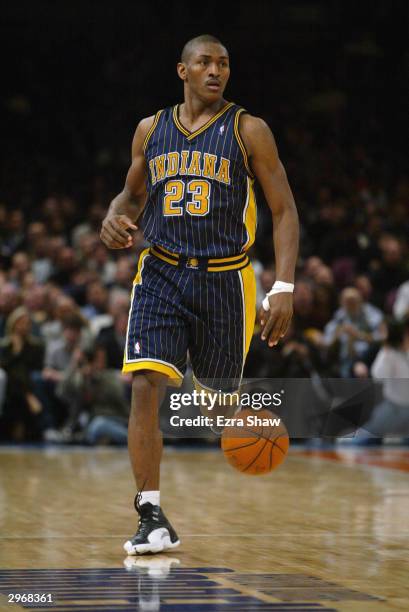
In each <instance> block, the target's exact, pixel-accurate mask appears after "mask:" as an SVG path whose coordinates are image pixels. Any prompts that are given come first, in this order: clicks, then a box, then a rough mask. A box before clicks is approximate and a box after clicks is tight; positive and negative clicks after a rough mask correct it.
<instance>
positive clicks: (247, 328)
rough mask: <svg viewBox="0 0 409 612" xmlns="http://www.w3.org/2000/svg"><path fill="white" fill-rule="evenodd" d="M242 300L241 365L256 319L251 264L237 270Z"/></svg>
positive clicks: (254, 282) (254, 284) (253, 278)
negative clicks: (240, 283) (241, 289)
mask: <svg viewBox="0 0 409 612" xmlns="http://www.w3.org/2000/svg"><path fill="white" fill-rule="evenodd" d="M239 274H240V277H241V281H242V287H243V301H244V321H243V353H244V355H243V366H244V361H245V359H246V355H247V353H248V351H249V348H250V342H251V339H252V337H253V333H254V323H255V320H256V277H255V274H254V270H253V266H248V267H247V268H245V269H244V270H240V272H239Z"/></svg>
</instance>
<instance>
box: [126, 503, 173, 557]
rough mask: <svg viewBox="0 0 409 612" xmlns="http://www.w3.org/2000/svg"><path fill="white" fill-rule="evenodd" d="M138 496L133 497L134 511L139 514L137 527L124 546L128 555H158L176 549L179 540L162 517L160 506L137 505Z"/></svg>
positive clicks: (166, 520)
mask: <svg viewBox="0 0 409 612" xmlns="http://www.w3.org/2000/svg"><path fill="white" fill-rule="evenodd" d="M139 500H140V496H139V495H137V496H136V497H135V509H136V511H137V512H138V514H139V527H138V530H137V532H136V533H135V535H134V537H133V538H132V539H131V540H128V541H127V542H125V544H124V550H125V552H127V553H128V555H143V554H145V553H158V552H162V551H164V550H168V549H170V548H176V547H177V546H179V544H180V540H179V538H178V536H177V534H176V531H175V530H174V529H173V527H172V525H171V524H170V523H169V521H168V519H167V518H166V516H165V515H164V513H163V511H162V509H161V507H160V506H153V505H152V504H151V503H150V502H147V503H146V504H143V505H142V506H140V505H139Z"/></svg>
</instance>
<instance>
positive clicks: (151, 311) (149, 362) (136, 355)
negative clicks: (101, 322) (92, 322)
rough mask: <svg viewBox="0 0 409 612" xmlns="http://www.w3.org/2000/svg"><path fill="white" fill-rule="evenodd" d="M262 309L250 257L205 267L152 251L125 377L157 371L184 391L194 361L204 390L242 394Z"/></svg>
mask: <svg viewBox="0 0 409 612" xmlns="http://www.w3.org/2000/svg"><path fill="white" fill-rule="evenodd" d="M255 302H256V283H255V277H254V272H253V268H252V266H251V264H250V262H249V259H248V257H247V255H246V254H245V253H242V254H240V255H236V256H234V257H227V258H222V259H200V260H198V259H195V258H186V257H182V256H178V255H175V254H173V253H170V252H169V251H166V250H164V249H162V248H161V247H157V246H155V247H151V248H150V249H146V250H145V251H143V252H142V253H141V255H140V258H139V264H138V271H137V274H136V276H135V279H134V282H133V288H132V295H131V305H130V309H129V318H128V329H127V336H126V346H125V354H124V363H123V369H122V371H123V372H135V371H137V370H154V371H156V372H161V373H163V374H166V375H167V376H168V377H169V379H170V380H169V381H168V383H169V384H173V385H178V384H181V382H182V380H183V376H184V374H185V371H186V361H187V354H188V353H189V356H190V361H191V364H192V369H193V374H194V378H195V380H196V382H197V383H199V385H201V386H203V387H204V388H206V387H209V388H211V389H215V388H219V385H218V384H215V381H228V380H231V381H235V383H233V382H232V387H234V386H235V384H236V385H237V383H238V384H239V383H240V380H241V377H242V373H243V366H244V361H245V358H246V355H247V351H248V349H249V346H250V341H251V337H252V335H253V330H254V321H255V308H256V305H255ZM209 381H213V382H212V384H209ZM224 386H226V385H224Z"/></svg>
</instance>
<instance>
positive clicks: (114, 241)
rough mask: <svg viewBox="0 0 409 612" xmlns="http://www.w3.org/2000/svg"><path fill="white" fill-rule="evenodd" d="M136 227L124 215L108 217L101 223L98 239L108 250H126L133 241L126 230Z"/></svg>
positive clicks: (135, 228)
mask: <svg viewBox="0 0 409 612" xmlns="http://www.w3.org/2000/svg"><path fill="white" fill-rule="evenodd" d="M130 229H131V230H137V229H138V228H137V226H136V225H135V224H134V223H133V222H132V221H131V219H130V218H129V217H127V216H126V215H109V216H107V217H105V219H104V220H103V222H102V228H101V233H100V238H101V240H102V242H103V243H104V244H105V246H107V247H108V249H127V248H129V247H131V246H132V244H133V240H132V236H131V235H130V233H129V231H128V230H130Z"/></svg>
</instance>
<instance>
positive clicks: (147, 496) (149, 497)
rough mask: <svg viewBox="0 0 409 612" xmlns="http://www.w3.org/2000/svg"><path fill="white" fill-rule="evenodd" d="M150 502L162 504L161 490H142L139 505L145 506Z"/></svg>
mask: <svg viewBox="0 0 409 612" xmlns="http://www.w3.org/2000/svg"><path fill="white" fill-rule="evenodd" d="M147 502H150V503H151V504H152V505H153V506H160V492H159V491H142V493H141V499H140V501H139V505H140V506H143V504H146V503H147Z"/></svg>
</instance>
